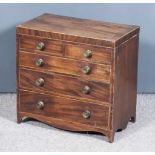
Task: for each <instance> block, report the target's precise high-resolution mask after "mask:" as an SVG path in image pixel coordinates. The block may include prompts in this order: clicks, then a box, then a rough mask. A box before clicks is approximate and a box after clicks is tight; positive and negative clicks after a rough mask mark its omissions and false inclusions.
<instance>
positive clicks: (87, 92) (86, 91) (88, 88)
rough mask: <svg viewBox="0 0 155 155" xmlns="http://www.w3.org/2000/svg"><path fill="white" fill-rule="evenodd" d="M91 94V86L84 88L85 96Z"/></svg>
mask: <svg viewBox="0 0 155 155" xmlns="http://www.w3.org/2000/svg"><path fill="white" fill-rule="evenodd" d="M90 92H91V88H90V87H89V86H84V87H83V88H82V93H83V94H89V93H90Z"/></svg>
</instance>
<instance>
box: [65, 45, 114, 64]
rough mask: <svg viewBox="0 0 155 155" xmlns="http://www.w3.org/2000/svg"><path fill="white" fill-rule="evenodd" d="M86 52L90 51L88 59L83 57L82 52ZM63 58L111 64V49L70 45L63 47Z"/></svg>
mask: <svg viewBox="0 0 155 155" xmlns="http://www.w3.org/2000/svg"><path fill="white" fill-rule="evenodd" d="M87 50H90V51H92V56H91V57H90V58H85V57H84V52H86V51H87ZM65 56H66V57H69V58H75V59H77V60H85V61H90V62H97V63H104V64H111V63H112V49H111V48H104V47H93V46H88V45H80V44H79V45H72V44H67V45H66V46H65Z"/></svg>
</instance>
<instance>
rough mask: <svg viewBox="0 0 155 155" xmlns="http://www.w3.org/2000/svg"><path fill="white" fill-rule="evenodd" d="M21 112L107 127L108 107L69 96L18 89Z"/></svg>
mask: <svg viewBox="0 0 155 155" xmlns="http://www.w3.org/2000/svg"><path fill="white" fill-rule="evenodd" d="M19 97H20V106H19V107H20V109H19V111H21V112H28V113H33V114H37V115H43V116H46V117H54V118H57V119H62V120H66V121H70V122H76V123H82V124H86V125H91V126H94V127H107V126H108V115H109V107H108V106H103V105H97V104H94V103H87V102H82V101H79V100H73V99H69V98H64V97H59V96H50V95H43V94H38V93H33V92H26V91H20V92H19Z"/></svg>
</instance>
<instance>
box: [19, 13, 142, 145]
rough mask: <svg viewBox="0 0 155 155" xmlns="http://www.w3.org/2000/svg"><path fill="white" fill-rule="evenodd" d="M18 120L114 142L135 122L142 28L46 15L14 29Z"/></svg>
mask: <svg viewBox="0 0 155 155" xmlns="http://www.w3.org/2000/svg"><path fill="white" fill-rule="evenodd" d="M16 33H17V34H16V35H17V121H18V123H20V122H21V121H22V120H23V118H25V117H28V118H34V119H36V120H39V121H41V122H44V123H47V124H49V125H52V126H54V127H57V128H61V129H65V130H71V131H93V132H99V133H102V134H104V135H105V136H107V138H108V141H109V142H113V140H114V134H115V132H116V131H117V130H120V129H125V128H126V126H127V124H128V122H129V121H131V122H135V119H136V91H137V62H138V42H139V27H138V26H131V25H124V24H114V23H109V22H101V21H93V20H88V19H79V18H73V17H65V16H58V15H54V14H43V15H41V16H39V17H37V18H35V19H32V20H30V21H28V22H25V23H23V24H21V25H18V26H17V27H16Z"/></svg>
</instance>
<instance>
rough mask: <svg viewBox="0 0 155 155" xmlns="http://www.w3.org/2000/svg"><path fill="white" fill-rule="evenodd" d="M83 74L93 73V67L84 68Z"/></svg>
mask: <svg viewBox="0 0 155 155" xmlns="http://www.w3.org/2000/svg"><path fill="white" fill-rule="evenodd" d="M82 72H83V73H84V74H89V73H90V72H91V67H89V66H84V68H83V69H82Z"/></svg>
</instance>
